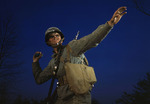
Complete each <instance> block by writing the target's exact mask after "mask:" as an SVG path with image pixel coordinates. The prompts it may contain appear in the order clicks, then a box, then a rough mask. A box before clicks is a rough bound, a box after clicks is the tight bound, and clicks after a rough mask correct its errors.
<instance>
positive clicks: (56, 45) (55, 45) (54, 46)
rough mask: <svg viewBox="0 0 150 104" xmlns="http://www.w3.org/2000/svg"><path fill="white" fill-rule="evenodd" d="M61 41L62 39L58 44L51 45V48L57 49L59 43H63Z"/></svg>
mask: <svg viewBox="0 0 150 104" xmlns="http://www.w3.org/2000/svg"><path fill="white" fill-rule="evenodd" d="M63 40H64V38H63V39H61V40H60V41H59V42H58V43H56V44H53V45H51V47H53V48H57V47H59V46H60V45H61V43H62V42H63Z"/></svg>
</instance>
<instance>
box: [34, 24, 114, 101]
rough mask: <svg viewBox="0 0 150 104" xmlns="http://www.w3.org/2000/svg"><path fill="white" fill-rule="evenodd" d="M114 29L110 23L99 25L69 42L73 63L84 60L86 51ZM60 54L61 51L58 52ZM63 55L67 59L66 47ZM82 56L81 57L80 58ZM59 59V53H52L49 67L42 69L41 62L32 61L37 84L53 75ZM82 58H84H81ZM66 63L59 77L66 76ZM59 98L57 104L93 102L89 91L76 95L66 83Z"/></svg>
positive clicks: (59, 92) (60, 70)
mask: <svg viewBox="0 0 150 104" xmlns="http://www.w3.org/2000/svg"><path fill="white" fill-rule="evenodd" d="M111 29H112V27H111V26H109V25H108V23H105V24H103V25H100V26H98V28H97V29H96V30H95V31H93V32H92V33H91V34H89V35H87V36H84V37H82V38H81V39H79V40H72V41H70V42H69V43H68V45H69V46H70V47H71V49H72V51H73V53H74V54H72V55H71V56H70V59H71V63H75V64H81V63H82V61H85V60H84V57H85V56H84V53H85V52H86V51H87V50H89V49H90V48H92V47H96V46H97V45H98V44H99V43H100V42H101V41H102V40H103V39H104V38H105V37H106V36H107V34H108V33H109V32H110V30H111ZM58 54H59V53H58ZM62 57H63V58H64V59H65V58H66V57H67V52H66V48H64V50H63V52H62ZM79 57H80V59H79ZM56 59H57V54H56V53H54V54H53V55H52V59H51V60H50V62H49V63H48V65H47V67H46V68H45V69H44V70H42V69H41V67H40V64H39V62H33V63H32V69H33V75H34V78H35V81H36V83H37V84H42V83H44V82H46V81H48V80H49V79H51V78H52V76H53V70H54V67H55V66H54V63H55V61H56ZM81 59H82V60H81ZM63 66H64V63H63V62H61V61H60V63H59V69H58V72H57V79H59V78H62V77H63V76H65V69H64V68H63ZM57 95H58V100H57V101H56V104H82V103H86V104H91V95H90V91H89V93H87V94H85V95H75V94H74V93H73V92H72V91H70V89H69V85H68V84H64V85H62V86H59V87H58V88H57Z"/></svg>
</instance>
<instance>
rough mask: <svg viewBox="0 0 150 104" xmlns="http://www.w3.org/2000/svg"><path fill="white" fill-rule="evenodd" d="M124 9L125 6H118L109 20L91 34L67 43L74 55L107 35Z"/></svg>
mask: <svg viewBox="0 0 150 104" xmlns="http://www.w3.org/2000/svg"><path fill="white" fill-rule="evenodd" d="M125 10H127V8H126V7H120V8H118V9H117V10H116V11H115V13H114V14H113V16H112V18H111V19H110V21H108V22H107V23H105V24H103V25H100V26H99V27H98V28H97V29H96V30H95V31H93V32H92V33H91V34H89V35H87V36H85V37H83V38H81V39H79V40H73V41H71V42H70V43H69V45H70V47H71V48H72V50H73V52H74V53H75V55H80V54H82V53H84V52H86V51H87V50H88V49H90V48H92V47H95V46H97V45H98V44H99V43H100V42H101V41H102V40H103V39H104V38H105V37H106V36H107V34H108V33H109V32H110V30H111V29H112V27H113V26H114V25H115V24H117V23H118V22H119V21H120V19H121V18H122V16H123V15H124V14H126V13H127V12H125Z"/></svg>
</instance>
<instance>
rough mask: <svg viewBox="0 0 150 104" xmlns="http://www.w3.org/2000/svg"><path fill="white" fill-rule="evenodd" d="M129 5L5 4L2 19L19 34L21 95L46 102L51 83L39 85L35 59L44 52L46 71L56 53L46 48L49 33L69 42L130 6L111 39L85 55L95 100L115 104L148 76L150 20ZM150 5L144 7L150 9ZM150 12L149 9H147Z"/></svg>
mask: <svg viewBox="0 0 150 104" xmlns="http://www.w3.org/2000/svg"><path fill="white" fill-rule="evenodd" d="M130 1H131V0H32V1H31V0H1V1H0V12H1V16H5V15H7V14H12V15H13V18H14V20H15V23H16V24H17V26H18V30H19V42H20V43H19V44H20V46H21V47H22V48H23V50H22V51H21V56H22V57H21V59H22V60H23V61H24V64H23V65H22V70H24V73H23V74H22V76H21V77H20V79H21V80H22V81H21V82H19V83H18V84H17V88H18V92H19V93H20V94H22V95H24V96H25V97H29V98H38V99H41V98H44V97H46V96H47V93H48V89H49V85H50V81H48V82H46V83H44V84H42V85H37V84H36V83H35V81H34V78H33V74H32V68H31V64H32V56H33V54H34V52H36V51H41V52H42V53H43V57H42V58H41V60H40V64H41V67H42V68H44V67H46V66H47V64H48V62H49V60H50V59H51V55H52V49H51V47H48V46H46V44H45V42H44V33H45V31H46V29H47V28H49V27H52V26H55V27H58V28H60V29H61V30H62V32H63V34H64V35H65V42H64V44H67V43H68V42H69V41H71V40H72V39H74V38H75V35H76V33H77V31H78V30H79V31H80V35H79V38H81V37H83V36H85V35H88V34H90V33H91V32H92V31H94V30H95V29H96V28H97V27H98V26H99V25H101V24H104V23H106V22H107V21H108V20H110V19H111V17H112V15H113V13H114V12H115V10H117V9H118V8H119V7H121V6H127V8H128V10H127V12H128V13H127V14H126V15H125V16H123V18H122V19H121V21H120V22H119V23H118V24H117V25H115V26H114V28H113V29H112V31H111V32H110V33H109V35H108V36H107V37H106V38H105V39H104V40H103V41H102V42H101V43H100V44H99V45H98V46H97V47H96V48H92V49H91V50H89V51H87V52H86V53H85V55H86V56H87V58H88V61H89V64H90V66H93V67H94V69H95V73H96V76H97V80H98V82H97V83H96V84H95V87H94V89H93V91H92V97H93V98H95V99H97V100H98V101H99V102H101V103H102V104H112V102H114V101H115V100H116V99H118V98H119V97H120V96H121V94H123V92H124V91H127V92H131V90H132V89H133V85H135V84H136V83H137V82H138V81H139V80H141V79H143V78H144V76H145V75H146V73H147V72H150V71H149V70H150V54H149V53H150V48H149V47H150V41H149V39H150V31H149V30H150V29H149V27H150V17H149V16H147V15H145V14H143V13H141V12H139V11H137V10H136V9H135V8H134V5H133V4H132V2H130ZM148 4H150V1H149V0H145V2H144V3H143V5H144V6H145V7H146V8H147V9H149V8H148ZM149 10H150V9H149Z"/></svg>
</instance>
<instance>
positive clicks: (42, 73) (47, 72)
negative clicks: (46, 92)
mask: <svg viewBox="0 0 150 104" xmlns="http://www.w3.org/2000/svg"><path fill="white" fill-rule="evenodd" d="M36 53H39V54H40V55H39V56H38V57H35V55H33V63H32V71H33V76H34V79H35V81H36V83H37V84H42V83H44V82H46V81H48V80H49V79H50V78H51V77H52V72H51V65H50V63H49V64H48V66H47V67H46V68H45V69H44V70H42V69H41V67H40V64H39V59H40V58H41V57H42V53H40V52H36Z"/></svg>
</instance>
